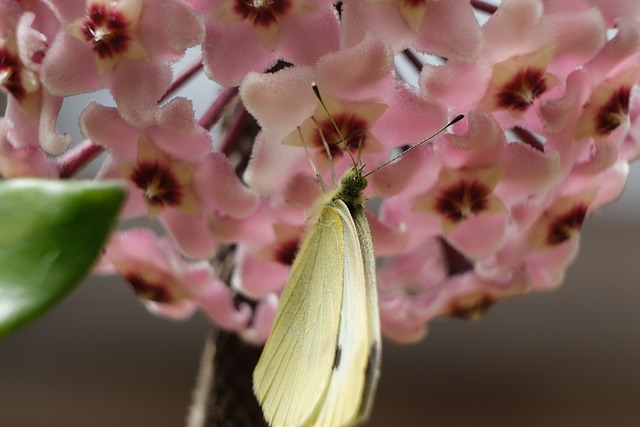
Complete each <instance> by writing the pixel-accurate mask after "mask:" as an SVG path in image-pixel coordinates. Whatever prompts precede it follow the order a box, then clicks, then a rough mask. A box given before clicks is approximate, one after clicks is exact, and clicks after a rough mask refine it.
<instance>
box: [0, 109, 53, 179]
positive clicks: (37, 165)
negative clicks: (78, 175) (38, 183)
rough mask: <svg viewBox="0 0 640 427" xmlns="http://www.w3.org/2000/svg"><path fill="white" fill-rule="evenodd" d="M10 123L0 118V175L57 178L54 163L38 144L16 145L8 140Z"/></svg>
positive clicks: (7, 176) (10, 177)
mask: <svg viewBox="0 0 640 427" xmlns="http://www.w3.org/2000/svg"><path fill="white" fill-rule="evenodd" d="M12 128H13V125H12V123H11V122H10V121H9V120H8V119H6V118H0V176H2V177H3V178H4V179H12V178H21V177H43V178H57V177H58V176H59V171H58V168H57V167H56V164H55V163H54V162H52V161H51V160H50V159H49V158H47V156H46V154H45V153H44V151H43V150H42V149H41V148H40V147H39V146H38V145H25V146H22V147H16V146H14V144H12V142H11V141H10V137H9V135H10V133H11V129H12Z"/></svg>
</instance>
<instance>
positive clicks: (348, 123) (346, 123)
mask: <svg viewBox="0 0 640 427" xmlns="http://www.w3.org/2000/svg"><path fill="white" fill-rule="evenodd" d="M333 121H334V123H335V125H336V126H334V124H333V123H332V122H331V120H329V119H327V120H325V121H323V122H319V123H318V128H319V131H318V133H317V135H316V137H315V138H314V140H313V141H312V144H313V146H314V147H316V148H317V149H318V150H320V151H321V152H322V153H326V148H325V146H324V143H323V141H322V138H323V137H324V139H325V141H326V142H327V144H328V146H329V152H330V153H331V156H332V157H340V156H342V152H343V150H344V147H345V146H346V147H347V148H348V149H349V151H358V150H360V149H362V148H364V144H365V142H366V139H365V135H366V134H365V132H366V129H367V123H366V122H365V121H364V120H362V119H361V118H360V117H358V116H355V115H352V114H340V115H337V116H334V118H333ZM336 127H337V129H339V132H338V130H337V129H336ZM343 139H344V142H341V141H343Z"/></svg>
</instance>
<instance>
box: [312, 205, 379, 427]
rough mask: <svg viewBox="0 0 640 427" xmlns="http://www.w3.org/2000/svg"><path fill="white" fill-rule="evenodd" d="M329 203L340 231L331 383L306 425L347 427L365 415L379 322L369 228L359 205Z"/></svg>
mask: <svg viewBox="0 0 640 427" xmlns="http://www.w3.org/2000/svg"><path fill="white" fill-rule="evenodd" d="M332 205H333V206H334V207H335V209H336V211H337V212H338V213H339V215H340V219H341V221H342V226H343V227H342V228H343V233H344V247H345V258H344V264H345V265H344V280H343V282H344V286H343V298H342V308H341V312H340V328H339V332H338V347H337V348H338V352H337V354H338V356H337V357H336V361H335V362H334V366H333V373H332V375H331V381H330V383H329V386H328V388H327V392H326V395H325V398H324V400H323V401H322V402H320V403H319V406H318V408H317V411H316V414H317V416H316V417H314V418H313V419H311V420H309V423H307V424H305V425H308V426H313V427H336V426H350V425H353V424H355V423H357V422H358V421H360V420H362V419H364V418H366V417H367V416H368V412H369V409H370V406H371V401H372V398H373V392H374V390H375V385H376V383H377V379H378V372H379V360H380V326H379V317H378V312H377V307H378V306H377V289H376V282H375V259H374V255H373V251H372V250H373V247H372V246H371V232H370V231H369V226H368V223H367V219H366V216H365V214H364V209H363V208H362V206H355V207H353V208H352V209H353V212H351V211H349V208H348V207H347V206H346V205H345V203H344V202H343V201H342V200H335V201H334V202H333V203H332ZM352 214H353V215H354V216H355V217H352ZM372 273H373V274H372ZM372 302H374V309H373V310H372V306H371V303H372Z"/></svg>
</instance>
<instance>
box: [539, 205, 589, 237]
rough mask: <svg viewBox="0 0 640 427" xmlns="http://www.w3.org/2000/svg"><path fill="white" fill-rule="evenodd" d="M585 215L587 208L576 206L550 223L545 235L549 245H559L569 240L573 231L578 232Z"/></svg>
mask: <svg viewBox="0 0 640 427" xmlns="http://www.w3.org/2000/svg"><path fill="white" fill-rule="evenodd" d="M586 215H587V206H583V205H581V206H576V207H574V208H573V209H572V210H570V211H569V212H567V213H566V214H564V215H562V216H561V217H558V218H557V219H556V220H555V221H553V222H552V223H551V226H550V227H549V233H548V234H547V243H548V244H549V245H552V246H553V245H559V244H561V243H563V242H565V241H567V240H569V239H570V238H571V236H572V235H573V233H574V232H575V231H578V230H580V227H581V226H582V222H583V221H584V218H585V216H586Z"/></svg>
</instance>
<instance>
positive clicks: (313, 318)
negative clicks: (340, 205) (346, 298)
mask: <svg viewBox="0 0 640 427" xmlns="http://www.w3.org/2000/svg"><path fill="white" fill-rule="evenodd" d="M342 227H343V225H342V220H341V219H340V216H339V215H338V212H337V211H336V210H335V209H334V208H333V207H331V206H325V207H324V208H323V209H322V210H321V212H320V215H319V218H318V220H317V221H316V223H315V224H314V225H313V227H311V229H310V230H309V232H308V234H307V236H306V237H305V239H304V242H303V243H302V246H301V248H300V251H299V253H298V256H297V257H296V260H295V261H294V263H293V266H292V269H291V275H290V276H289V280H288V281H287V284H286V286H285V289H284V291H283V293H282V296H281V299H280V305H279V307H278V312H277V314H276V318H275V321H274V326H273V329H272V332H271V334H270V336H269V339H268V340H267V343H266V345H265V348H264V350H263V352H262V355H261V357H260V360H259V361H258V364H257V366H256V369H255V371H254V374H253V382H254V391H255V394H256V396H257V398H258V401H259V402H260V404H261V405H262V408H263V411H264V415H265V418H266V419H267V421H268V422H269V424H271V425H272V426H301V425H304V424H306V423H307V422H308V420H309V417H311V416H312V415H313V413H314V412H315V408H318V405H319V404H320V402H322V401H323V400H324V397H325V396H326V393H327V387H328V385H329V382H330V378H331V375H332V370H333V364H334V359H335V356H336V352H335V349H336V346H337V339H338V329H339V324H340V307H341V305H342V293H343V289H342V286H337V285H336V284H341V283H342V282H343V276H344V253H345V250H344V240H343V239H344V237H343V230H342ZM317 254H322V256H317ZM312 283H313V286H310V284H312Z"/></svg>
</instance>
